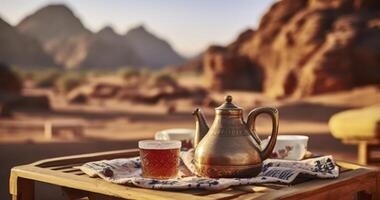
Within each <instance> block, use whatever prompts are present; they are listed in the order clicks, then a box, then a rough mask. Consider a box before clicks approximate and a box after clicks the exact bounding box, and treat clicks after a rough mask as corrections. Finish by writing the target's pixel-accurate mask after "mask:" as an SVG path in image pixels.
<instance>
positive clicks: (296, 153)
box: [261, 135, 309, 160]
mask: <svg viewBox="0 0 380 200" xmlns="http://www.w3.org/2000/svg"><path fill="white" fill-rule="evenodd" d="M269 139H270V137H268V138H267V139H265V140H263V141H262V143H261V147H262V148H265V147H266V145H267V144H268V141H269ZM308 141H309V137H308V136H305V135H279V136H277V141H276V145H275V147H274V149H273V153H272V155H271V158H277V159H285V160H302V159H303V158H304V156H305V153H306V151H307V143H308Z"/></svg>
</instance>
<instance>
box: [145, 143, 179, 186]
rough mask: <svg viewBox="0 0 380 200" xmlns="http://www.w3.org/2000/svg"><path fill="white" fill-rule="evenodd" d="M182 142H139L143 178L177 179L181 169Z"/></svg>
mask: <svg viewBox="0 0 380 200" xmlns="http://www.w3.org/2000/svg"><path fill="white" fill-rule="evenodd" d="M180 148H181V141H177V140H142V141H139V149H140V159H141V166H142V174H143V177H146V178H154V179H170V178H175V177H176V176H177V173H178V167H179V153H180Z"/></svg>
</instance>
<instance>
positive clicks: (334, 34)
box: [203, 0, 380, 97]
mask: <svg viewBox="0 0 380 200" xmlns="http://www.w3.org/2000/svg"><path fill="white" fill-rule="evenodd" d="M244 38H245V39H243V40H242V37H239V39H238V40H237V41H236V42H235V43H234V44H231V45H230V46H229V47H226V49H227V53H223V54H222V55H221V54H220V53H218V52H217V53H215V52H208V53H207V54H206V55H205V56H204V58H203V60H204V69H205V71H206V70H209V69H212V68H213V67H212V65H213V63H217V65H219V66H218V67H217V68H219V71H218V75H217V76H215V78H213V79H212V81H211V82H212V83H214V84H211V85H212V86H214V87H220V88H228V87H232V86H233V85H230V84H229V82H233V81H231V80H239V76H234V77H229V76H228V74H229V73H230V72H231V71H235V69H231V70H230V68H233V67H232V64H230V63H229V62H225V61H224V60H234V59H248V60H249V61H250V62H245V63H242V62H239V64H233V65H234V66H238V65H239V67H237V68H238V69H243V68H245V69H246V70H245V71H247V72H249V70H248V69H250V71H252V70H251V69H254V73H255V75H252V76H251V77H252V79H258V81H259V82H260V83H261V84H262V90H263V91H264V92H265V93H267V94H269V95H270V96H275V97H282V96H290V95H292V96H296V97H302V96H307V95H313V94H319V93H326V92H334V91H339V90H345V89H350V88H352V87H355V86H361V85H367V84H380V65H379V63H380V1H375V0H334V1H325V0H282V1H278V2H276V3H275V4H274V5H273V6H272V7H271V8H270V9H269V11H268V12H267V13H266V14H265V15H264V16H263V18H262V19H261V22H260V24H259V27H258V29H257V30H255V31H254V33H251V34H248V33H247V36H246V37H244ZM210 60H215V61H218V60H219V61H218V62H219V63H218V62H214V61H210ZM222 61H223V62H222ZM252 63H254V64H252ZM211 73H216V70H211ZM243 73H244V72H241V74H243ZM256 73H259V75H257V74H256ZM206 76H207V73H206ZM220 77H226V78H220ZM260 79H261V80H260ZM234 84H235V83H234ZM247 84H248V85H244V86H239V87H240V88H247V87H249V86H250V87H253V86H252V84H254V83H252V82H251V83H250V82H247ZM223 85H224V86H223ZM225 85H226V86H225Z"/></svg>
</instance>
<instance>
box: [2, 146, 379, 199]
mask: <svg viewBox="0 0 380 200" xmlns="http://www.w3.org/2000/svg"><path fill="white" fill-rule="evenodd" d="M138 155H139V152H138V150H136V149H132V150H121V151H109V152H101V153H92V154H82V155H75V156H66V157H59V158H53V159H46V160H41V161H38V162H35V163H32V164H29V165H22V166H17V167H14V168H12V170H11V175H10V183H9V184H10V193H11V194H12V197H13V199H34V181H40V182H44V183H49V184H52V185H57V186H61V187H62V189H63V190H64V191H65V192H66V194H67V196H68V197H69V198H70V199H77V198H81V197H89V198H90V199H96V198H97V196H99V194H102V195H107V196H110V197H116V198H121V199H152V200H158V199H182V200H185V199H223V200H226V199H246V198H248V199H334V200H336V199H355V198H356V199H361V198H365V199H380V194H379V191H380V176H379V173H378V170H377V169H376V168H369V167H363V166H359V165H356V164H351V163H347V162H338V165H339V166H341V169H342V170H341V174H340V176H339V178H337V179H328V180H327V179H310V178H301V179H298V180H297V181H296V183H295V184H293V185H283V184H262V185H250V186H238V187H233V188H229V189H226V190H223V191H207V190H196V189H193V190H186V191H161V190H150V189H143V188H137V187H133V186H125V185H117V184H113V183H108V182H106V181H104V180H102V179H100V178H90V177H89V176H87V175H86V174H84V173H83V172H81V171H80V170H78V169H74V168H73V167H75V166H80V165H82V164H83V163H86V162H90V161H97V160H102V159H114V158H127V157H134V156H138Z"/></svg>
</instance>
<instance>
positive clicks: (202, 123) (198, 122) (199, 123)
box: [193, 108, 209, 148]
mask: <svg viewBox="0 0 380 200" xmlns="http://www.w3.org/2000/svg"><path fill="white" fill-rule="evenodd" d="M193 115H194V116H195V133H194V148H196V147H197V145H198V144H199V142H200V141H201V140H202V138H203V137H204V136H205V135H206V134H207V132H208V130H209V127H208V125H207V121H206V118H205V116H204V115H203V113H202V111H201V109H199V108H197V109H195V110H194V112H193Z"/></svg>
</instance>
